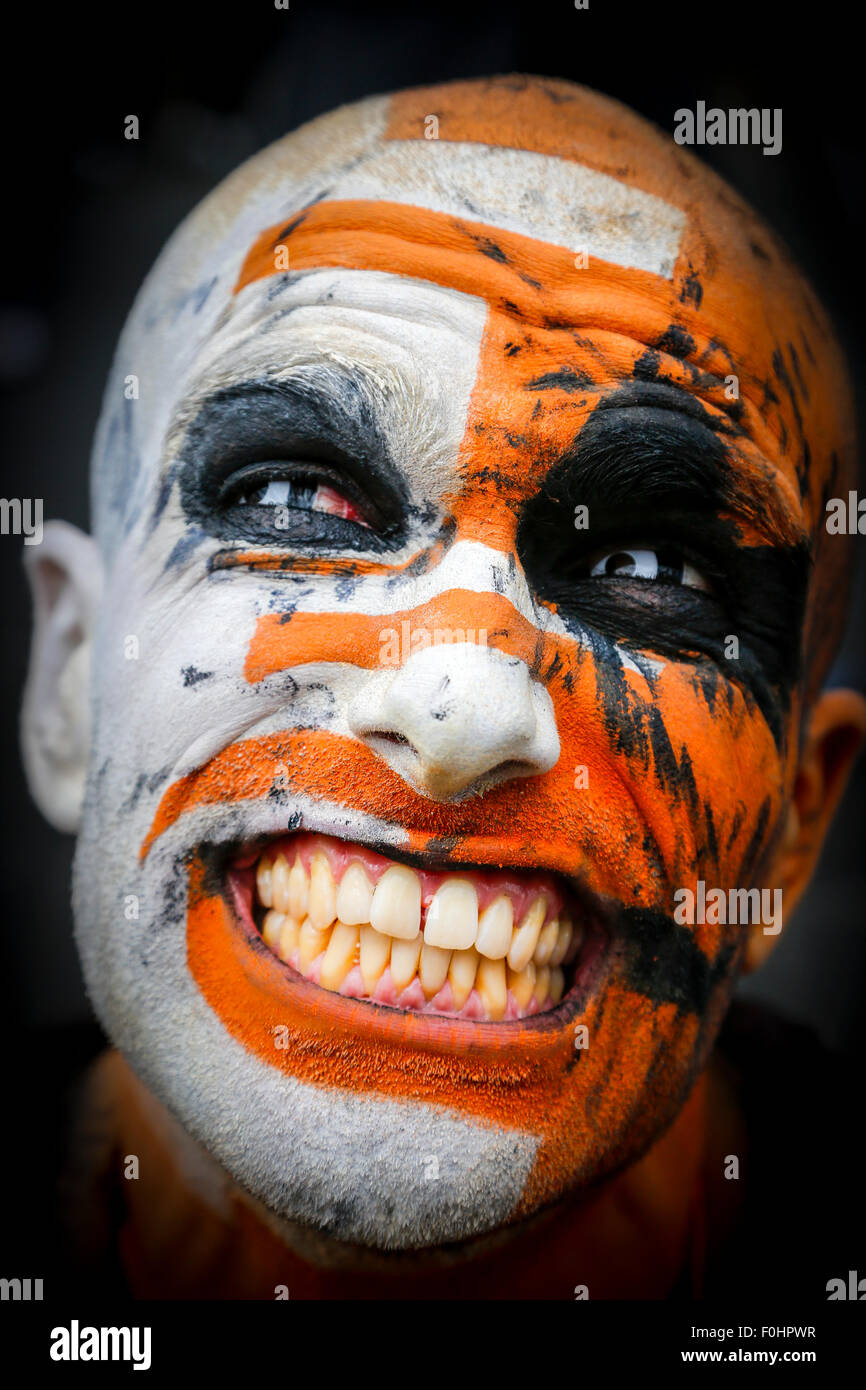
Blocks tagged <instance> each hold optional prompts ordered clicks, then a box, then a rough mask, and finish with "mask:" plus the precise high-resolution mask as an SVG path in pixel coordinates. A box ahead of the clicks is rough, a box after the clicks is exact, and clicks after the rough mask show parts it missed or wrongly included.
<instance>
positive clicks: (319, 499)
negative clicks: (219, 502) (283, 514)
mask: <svg viewBox="0 0 866 1390" xmlns="http://www.w3.org/2000/svg"><path fill="white" fill-rule="evenodd" d="M234 505H235V506H240V507H291V508H294V509H295V510H297V511H304V512H324V513H325V514H326V515H327V516H339V517H342V518H343V520H344V521H354V522H357V524H358V525H359V526H369V522H367V521H365V520H364V517H363V516H362V515H361V512H360V510H359V509H358V507H356V506H355V504H354V502H352V501H350V500H349V498H348V497H345V496H344V495H343V494H342V493H341V492H339V491H338V490H337V489H336V488H333V487H330V486H329V485H328V484H327V483H322V482H317V481H316V480H310V481H299V480H296V479H293V478H270V479H268V480H265V481H263V482H262V483H260V485H259V486H258V487H254V488H247V489H246V490H244V491H242V492H239V493H236V494H235V497H234Z"/></svg>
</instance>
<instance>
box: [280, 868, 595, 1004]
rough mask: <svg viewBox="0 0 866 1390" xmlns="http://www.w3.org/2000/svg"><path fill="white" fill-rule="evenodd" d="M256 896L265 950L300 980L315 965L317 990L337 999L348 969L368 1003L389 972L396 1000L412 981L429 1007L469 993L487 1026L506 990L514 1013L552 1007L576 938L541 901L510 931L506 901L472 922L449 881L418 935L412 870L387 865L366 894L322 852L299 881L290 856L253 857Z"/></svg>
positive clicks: (475, 914) (463, 886) (364, 885)
mask: <svg viewBox="0 0 866 1390" xmlns="http://www.w3.org/2000/svg"><path fill="white" fill-rule="evenodd" d="M256 890H257V893H258V898H259V901H260V902H261V903H262V905H263V906H264V907H265V908H269V909H271V910H270V911H269V912H268V913H267V915H266V917H265V919H264V924H263V926H262V935H263V936H264V939H265V941H266V942H267V943H268V945H269V946H270V947H271V949H272V950H274V951H275V952H276V954H277V955H279V956H280V957H281V958H282V959H283V960H291V962H292V964H293V965H295V967H296V968H297V969H299V970H300V971H301V973H303V974H310V973H311V972H312V973H315V972H314V971H313V965H314V963H315V962H318V961H319V960H320V959H321V964H320V965H319V966H318V982H319V984H321V985H322V986H323V987H324V988H325V989H331V990H339V989H340V987H341V985H342V984H343V982H344V981H345V980H346V978H347V976H348V975H349V974H350V973H351V971H352V970H353V968H354V967H355V966H356V965H358V966H359V967H360V977H361V981H362V983H363V989H364V990H365V991H366V993H367V994H372V993H373V992H374V990H375V989H376V987H377V985H378V984H379V982H380V981H381V979H382V976H383V974H384V973H385V971H386V969H388V967H389V966H390V972H391V980H392V983H393V986H394V988H395V989H396V990H397V991H398V992H401V991H404V990H406V989H407V988H409V986H410V985H412V988H413V989H416V988H417V985H415V984H414V983H413V982H414V981H415V980H416V978H417V980H418V982H419V983H420V986H421V989H422V990H423V995H424V997H426V999H427V1000H431V999H433V998H434V996H436V994H437V993H438V992H439V991H440V990H441V989H442V988H443V987H444V986H445V984H446V982H447V983H448V984H450V988H451V994H452V999H453V1007H454V1009H455V1010H456V1011H459V1010H460V1009H461V1008H463V1006H464V1005H465V1004H466V1001H467V999H468V997H469V995H470V994H471V993H472V990H473V988H475V989H476V990H477V991H478V994H479V996H480V998H481V1000H482V1002H483V1004H484V1006H485V1008H486V1010H487V1016H488V1017H489V1018H491V1019H495V1018H502V1017H503V1016H504V1013H505V1010H506V1003H507V997H508V993H509V991H510V992H511V994H512V995H513V997H514V999H515V1001H516V1003H517V1006H518V1008H519V1010H520V1011H521V1013H522V1012H523V1011H525V1010H527V1008H528V1007H529V1003H530V1000H531V999H532V998H533V997H534V998H535V1001H536V1005H537V1006H538V1007H540V1006H541V1004H542V1003H544V1002H545V1001H547V1000H548V999H549V1000H552V1002H553V1003H556V1002H558V1000H559V999H560V998H561V996H562V992H563V988H564V978H563V973H562V970H561V969H560V968H559V967H560V966H561V965H562V963H563V961H565V960H566V957H570V956H573V955H574V954H575V953H576V951H577V948H578V945H579V943H580V940H581V938H582V932H581V931H580V929H579V928H578V929H575V928H574V927H573V925H572V923H571V921H570V919H569V918H568V917H566V916H565V915H561V916H559V917H552V918H551V919H550V921H546V918H547V914H548V910H549V909H548V898H547V895H546V894H545V893H544V892H539V893H538V894H536V896H535V897H534V898H533V899H532V901H531V902H530V904H529V906H528V908H527V909H526V910H525V911H524V912H523V913H522V914H521V919H520V921H519V922H517V923H515V920H514V905H513V902H512V899H511V898H510V897H509V895H508V893H506V892H502V893H500V894H499V895H498V896H497V897H495V898H494V899H493V901H492V902H491V903H489V905H488V906H487V907H486V908H485V909H484V911H483V912H481V914H480V915H479V911H478V895H477V893H476V889H475V886H474V884H473V883H472V882H471V880H470V879H469V878H466V877H461V876H459V875H457V876H455V877H453V878H446V879H445V880H444V882H442V883H441V884H440V886H439V887H438V888H437V890H436V892H435V893H434V894H433V897H432V898H431V899H430V901H429V903H428V905H427V910H426V914H425V917H424V925H423V932H422V885H421V879H420V877H419V875H418V874H417V873H415V871H414V870H413V869H410V868H407V867H406V866H404V865H402V864H392V865H391V866H390V867H389V868H388V869H386V871H385V872H384V873H383V874H382V875H381V877H380V878H379V880H378V882H377V883H376V886H375V888H374V887H373V884H372V882H371V880H370V877H369V875H368V873H367V871H366V869H365V867H364V865H363V864H362V863H361V862H360V861H359V860H352V861H351V862H350V863H349V864H348V865H347V867H346V868H345V870H344V872H343V874H342V876H341V878H340V882H339V884H337V882H336V881H335V879H334V874H333V871H332V868H331V864H330V861H329V858H328V855H327V854H326V853H325V852H324V851H323V850H322V849H316V850H315V852H314V853H313V854H312V857H311V859H310V870H309V876H308V874H307V869H306V867H305V864H304V861H303V859H302V857H301V855H300V854H299V853H298V854H296V855H295V857H294V862H293V863H292V865H291V867H290V866H289V864H288V862H287V860H286V857H285V855H284V854H282V853H280V854H278V855H277V856H276V858H275V859H273V860H272V859H271V858H270V857H269V856H268V855H267V854H265V855H263V856H262V858H261V859H260V860H259V863H258V866H257V869H256ZM355 978H357V976H356V977H355ZM353 988H355V989H357V987H353ZM419 998H420V996H419ZM422 1003H423V1000H422ZM512 1016H513V1015H512Z"/></svg>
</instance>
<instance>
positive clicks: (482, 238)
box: [95, 79, 831, 496]
mask: <svg viewBox="0 0 866 1390" xmlns="http://www.w3.org/2000/svg"><path fill="white" fill-rule="evenodd" d="M432 118H435V124H432V125H431V119H432ZM428 133H430V134H434V135H435V137H436V138H426V137H427V135H428ZM488 142H489V143H488ZM683 160H684V156H683V155H682V152H681V151H679V150H677V149H676V147H675V146H673V143H672V141H667V142H664V141H663V140H662V139H661V137H660V136H659V135H658V134H657V133H656V132H654V131H652V129H651V128H650V127H648V126H646V125H645V123H643V122H642V121H640V120H639V119H638V118H636V117H634V116H632V115H631V114H630V113H628V112H626V111H625V110H624V109H623V108H621V107H619V106H617V105H616V104H615V103H611V102H608V101H606V99H604V98H600V97H596V96H595V95H594V94H592V93H586V92H583V91H581V90H580V89H574V88H570V87H568V86H567V85H566V84H547V85H544V84H538V83H534V84H531V83H530V84H523V85H521V80H520V79H517V80H511V79H509V80H507V81H500V82H498V83H497V82H495V81H494V82H492V83H489V84H482V83H478V84H458V85H457V87H455V88H453V89H450V88H434V89H429V90H428V91H424V90H423V89H422V90H418V91H414V92H408V93H402V94H398V95H397V96H394V97H390V98H377V99H374V100H372V101H368V102H365V103H361V104H359V105H358V106H356V107H351V108H346V109H345V110H344V111H341V112H336V113H334V114H333V115H332V116H330V117H327V118H324V119H323V120H321V121H317V122H315V123H313V125H312V126H310V127H307V128H305V129H303V130H302V131H300V132H298V133H296V134H295V135H294V136H292V137H289V138H288V139H287V140H285V141H283V142H280V144H279V145H278V146H276V147H274V148H273V149H272V150H270V151H265V152H264V153H263V154H262V155H261V156H259V157H258V158H257V159H256V160H253V161H251V162H250V164H249V165H247V166H244V168H243V169H241V170H240V171H238V173H237V174H236V175H235V176H233V178H231V179H230V180H228V181H227V183H226V184H225V185H223V186H222V187H221V188H220V189H219V190H217V192H216V193H215V194H214V195H212V197H211V199H209V200H207V202H206V203H205V204H204V205H203V206H202V208H201V209H200V210H199V211H198V212H197V213H196V214H194V216H193V218H192V219H191V220H190V222H189V223H188V224H187V225H186V226H185V227H184V228H183V229H181V232H180V233H179V234H178V235H177V237H176V238H175V239H174V242H173V243H172V244H170V246H169V248H168V249H167V252H166V253H164V256H163V258H162V260H161V262H160V263H158V265H157V267H156V269H155V272H154V274H153V275H152V277H151V280H150V282H149V283H148V285H147V286H146V287H145V290H144V292H143V294H142V296H141V299H140V302H139V304H138V305H137V306H136V311H135V313H134V315H133V317H132V319H131V321H130V325H129V328H128V330H127V332H126V333H125V335H124V340H123V342H122V344H121V351H120V353H119V357H118V363H119V368H118V369H119V370H121V371H122V370H123V369H124V359H125V358H126V359H127V360H128V359H129V358H130V356H131V355H132V354H131V353H130V348H131V347H132V346H133V345H134V349H135V351H134V356H135V359H136V362H137V363H138V364H140V365H142V366H143V368H144V371H145V373H146V374H147V377H148V380H149V382H150V384H151V385H152V386H154V387H156V389H155V390H154V389H152V390H151V391H150V392H149V403H148V404H147V405H146V407H145V408H143V409H140V408H138V403H136V407H135V408H134V409H133V408H130V407H129V406H118V405H117V404H116V400H115V404H114V407H113V409H109V410H107V411H106V415H105V416H104V418H103V421H102V425H101V429H100V434H99V436H98V438H97V450H96V455H95V461H96V463H97V466H98V464H99V460H100V457H105V456H106V455H107V454H109V453H111V454H112V456H113V457H115V458H116V457H117V454H118V452H121V453H125V454H126V455H127V456H129V455H133V456H134V458H135V460H136V462H134V463H133V464H132V465H131V466H130V473H131V474H135V471H136V468H137V467H138V465H140V464H141V462H142V461H145V462H146V463H147V464H149V465H150V468H145V469H143V470H141V471H143V472H145V473H147V472H150V473H151V478H152V471H153V469H152V465H153V463H154V462H155V460H156V459H157V458H158V457H159V456H160V454H161V453H162V449H163V445H164V443H165V439H166V436H167V433H168V431H169V427H170V424H171V422H172V418H173V415H174V414H175V412H176V407H177V403H178V401H179V400H184V399H186V400H187V401H188V402H191V401H193V400H195V399H196V398H200V396H201V395H202V393H203V392H204V391H206V389H207V388H208V386H209V385H211V384H213V383H214V382H217V383H218V382H220V381H225V380H226V379H235V380H236V379H238V377H239V376H242V375H243V374H244V373H245V372H256V371H259V372H260V371H261V370H262V369H264V370H265V371H267V372H269V373H273V372H275V371H276V372H279V371H281V370H289V369H290V364H291V363H294V364H295V365H298V364H299V363H300V362H301V360H302V359H303V357H304V354H305V353H307V354H308V356H309V358H310V360H313V359H315V357H316V354H317V353H318V354H319V356H320V357H321V356H328V354H330V360H331V361H332V362H337V364H338V365H339V363H340V361H342V362H343V363H350V362H352V361H356V362H360V363H361V364H364V363H365V362H366V363H367V364H368V367H367V369H368V371H369V372H370V373H371V374H372V375H374V376H375V373H376V369H377V366H378V368H379V369H380V373H381V372H384V375H385V378H386V388H387V379H388V377H389V371H388V370H387V368H389V369H390V380H391V382H392V385H393V384H394V383H395V382H398V381H400V380H402V382H403V385H404V388H405V387H406V384H407V383H409V384H411V383H412V380H413V377H414V384H415V385H416V386H417V394H419V395H421V396H424V397H426V398H427V408H428V412H429V413H432V414H437V413H438V415H439V416H440V417H441V424H442V429H443V431H444V436H445V438H446V439H447V440H450V441H451V442H452V443H453V441H454V439H455V438H456V433H457V431H458V429H459V420H460V418H461V416H463V417H464V418H465V414H466V412H465V410H464V397H466V395H467V393H468V391H469V389H470V388H471V387H473V386H474V390H475V394H476V398H477V401H478V403H479V404H480V403H483V397H484V390H485V387H484V382H485V378H489V382H490V385H489V386H488V387H487V388H486V389H487V393H488V396H489V405H490V407H491V409H492V408H493V407H495V405H496V402H497V400H501V399H504V398H505V397H508V398H509V399H510V404H511V406H518V407H519V409H518V415H520V414H521V413H523V412H522V407H523V406H524V405H527V406H529V407H530V410H529V412H528V415H527V423H528V419H529V416H531V410H532V409H535V400H533V401H530V400H529V396H530V395H531V394H532V392H533V391H534V392H535V395H536V399H537V397H538V395H539V393H540V392H541V391H544V392H546V393H547V395H546V396H545V405H547V402H548V401H549V400H550V399H551V393H553V405H554V407H555V408H556V410H558V411H560V412H563V411H564V412H571V413H573V412H574V410H575V407H576V406H577V402H576V400H575V399H574V397H575V392H576V391H577V390H583V391H586V390H590V391H591V390H593V389H595V390H598V389H603V388H604V386H605V385H606V384H608V383H610V382H615V381H618V380H621V379H623V378H627V377H637V378H643V379H650V380H658V381H661V382H664V383H667V384H670V385H673V386H676V387H677V388H679V389H681V390H683V391H686V392H689V393H690V394H692V395H697V396H700V397H701V398H702V399H703V400H704V401H705V402H709V404H710V405H711V407H712V408H714V409H717V410H719V411H721V412H726V413H727V414H728V415H729V416H731V417H736V419H737V421H738V427H739V429H740V430H741V431H742V432H743V433H744V435H745V436H746V437H747V438H748V439H749V440H751V441H752V442H753V443H754V444H755V446H756V447H757V448H759V449H760V450H761V451H762V453H763V455H764V456H765V457H769V458H771V459H773V460H774V461H778V463H779V465H780V466H781V467H783V468H784V467H785V466H786V464H787V466H788V469H789V472H790V477H791V481H792V484H793V485H795V486H796V488H797V489H798V490H799V492H800V494H801V496H802V495H803V494H804V493H805V492H806V490H807V468H806V458H807V453H808V449H807V446H806V439H805V435H806V420H805V417H806V416H807V415H808V414H809V413H811V414H812V415H813V416H814V414H815V411H816V406H815V402H814V400H813V401H812V403H811V405H808V404H807V400H808V392H809V382H808V380H807V378H808V377H809V376H810V374H811V375H812V376H815V375H816V374H817V371H818V366H817V364H818V361H819V357H820V352H821V348H822V345H823V332H824V330H823V325H822V324H821V322H820V319H819V317H817V316H816V313H815V311H814V310H813V309H812V306H811V305H810V304H806V303H805V302H804V300H803V298H802V295H799V294H795V293H794V292H793V288H792V287H793V285H794V283H795V282H794V280H793V279H792V277H791V276H790V275H789V274H788V272H787V270H786V269H785V267H784V265H783V263H782V261H781V260H780V259H779V252H778V251H777V249H776V247H775V246H774V244H773V243H772V241H771V239H770V238H769V237H768V236H767V234H766V233H765V232H764V231H763V229H761V228H759V227H758V225H757V223H756V222H755V220H754V219H753V218H752V217H751V215H750V214H749V213H748V212H747V210H745V209H744V208H743V207H742V205H740V204H738V203H737V201H736V200H735V199H734V198H733V196H732V195H729V194H727V193H725V195H724V196H721V194H720V193H719V189H718V187H717V186H716V181H714V180H713V179H712V177H711V176H709V175H708V174H706V172H705V171H701V172H700V174H699V175H696V173H695V171H696V170H699V167H700V166H697V165H693V167H692V169H690V170H688V177H686V176H685V175H684V174H683V172H682V168H681V166H682V164H683ZM280 252H281V254H282V256H283V257H284V258H286V257H287V260H288V267H289V269H288V273H287V274H286V272H285V270H284V267H285V263H286V261H285V259H283V260H282V261H280V260H278V259H277V256H278V253H280ZM756 267H757V269H758V271H760V274H759V275H758V276H757V278H756V274H755V271H756ZM327 272H331V274H330V279H328V275H327ZM783 291H784V292H783ZM780 306H781V307H780ZM377 316H378V317H377ZM449 354H453V355H454V360H453V371H451V372H450V379H451V380H452V381H453V383H454V388H453V391H451V392H449V390H448V389H447V383H448V380H449V372H448V371H446V365H447V366H448V367H451V366H452V363H451V362H450V361H449ZM473 357H474V362H473ZM732 375H733V376H735V377H736V378H737V401H736V405H735V408H732V406H731V401H730V391H729V388H728V390H726V386H727V385H728V383H729V379H730V377H731V376H732ZM539 383H540V385H539ZM118 385H119V383H118ZM121 394H122V393H121V392H118V395H121ZM409 394H410V395H411V394H412V392H411V390H410V391H409ZM815 394H816V395H818V396H820V393H815ZM403 395H404V398H405V395H406V390H405V389H404V392H403ZM386 396H387V389H386ZM825 396H826V393H825ZM391 399H392V401H393V400H396V393H395V391H392V393H391ZM817 409H818V411H820V409H821V407H820V404H819V405H818V406H817ZM827 410H828V411H831V407H829V406H828V407H827ZM545 414H546V415H548V417H550V416H551V414H552V412H551V411H549V410H545ZM809 423H812V422H811V421H810V422H809ZM824 423H825V424H826V420H825V422H824ZM514 424H515V422H514V421H512V427H513V426H514ZM792 440H793V441H794V447H790V446H791V441H792ZM112 445H113V446H114V447H113V448H112V447H111V446H112ZM118 445H120V446H121V447H120V449H118V447H117V446H118ZM788 461H789V463H788ZM131 480H132V479H131V478H130V479H128V481H131ZM139 483H140V486H141V483H142V480H140V479H139ZM139 490H140V487H139Z"/></svg>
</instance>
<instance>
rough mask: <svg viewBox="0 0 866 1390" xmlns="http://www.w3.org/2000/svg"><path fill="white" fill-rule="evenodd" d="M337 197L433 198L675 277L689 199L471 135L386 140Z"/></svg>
mask: <svg viewBox="0 0 866 1390" xmlns="http://www.w3.org/2000/svg"><path fill="white" fill-rule="evenodd" d="M329 198H330V199H335V200H336V199H349V198H374V199H383V200H387V201H388V202H392V203H405V204H409V205H411V206H415V207H424V208H429V209H430V211H431V212H443V213H448V214H449V215H451V216H452V217H462V218H466V219H468V220H470V221H473V222H483V223H484V224H485V225H487V226H491V227H504V228H505V229H506V230H508V231H511V232H520V233H522V234H523V235H524V236H531V237H535V238H537V239H539V240H541V241H547V242H552V243H553V244H554V245H555V246H564V247H567V248H568V249H569V250H570V251H574V252H578V251H586V252H587V253H588V254H589V255H590V256H597V257H599V259H601V260H603V261H609V262H611V263H612V264H613V265H621V266H629V267H632V268H634V269H636V270H648V271H650V272H652V274H654V275H660V276H663V277H664V278H665V279H666V280H670V279H671V277H672V275H673V270H674V265H675V264H676V259H677V255H678V252H679V246H680V240H681V238H682V233H683V228H684V227H685V224H686V215H685V213H684V212H683V211H682V210H681V209H680V208H677V207H673V206H672V205H671V204H670V203H666V202H665V201H664V200H663V199H662V198H657V197H656V196H655V194H652V193H645V192H643V190H642V189H639V188H630V187H629V185H628V184H625V183H622V182H621V181H620V180H619V179H615V178H612V177H611V176H610V175H609V174H602V173H599V172H598V171H597V170H595V169H587V168H586V167H585V166H584V165H582V164H576V163H574V162H573V161H572V160H567V159H559V158H557V157H556V156H554V155H547V154H536V153H534V152H533V151H531V150H512V149H502V148H500V147H498V146H494V145H481V144H476V143H475V142H472V141H465V142H464V141H451V140H391V141H386V142H384V143H383V144H382V146H381V147H380V149H379V150H376V151H375V152H373V153H372V154H370V155H369V156H367V157H366V158H365V159H363V160H361V161H360V162H359V163H358V164H357V165H356V166H355V167H354V168H352V169H351V170H349V171H348V172H347V173H345V174H343V175H342V176H341V177H340V178H338V179H337V180H336V182H335V183H334V185H333V187H332V189H331V191H330V193H329Z"/></svg>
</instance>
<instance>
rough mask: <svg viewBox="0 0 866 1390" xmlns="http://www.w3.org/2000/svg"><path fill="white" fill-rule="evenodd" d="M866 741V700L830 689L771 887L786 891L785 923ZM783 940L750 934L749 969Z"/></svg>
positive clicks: (817, 708) (812, 726)
mask: <svg viewBox="0 0 866 1390" xmlns="http://www.w3.org/2000/svg"><path fill="white" fill-rule="evenodd" d="M864 737H866V700H864V698H863V696H862V695H860V694H858V693H857V692H856V691H854V690H826V691H824V693H823V695H821V696H820V697H819V698H818V700H817V701H816V702H815V705H814V708H813V710H812V713H811V716H810V719H809V725H808V730H807V734H806V739H805V742H804V744H803V751H802V754H801V757H800V765H799V767H798V769H797V776H796V780H795V782H794V790H793V793H792V796H791V802H790V804H789V806H788V816H787V822H786V825H785V829H784V832H783V835H782V837H781V841H780V844H779V848H778V850H777V853H776V859H775V863H774V866H773V868H772V869H771V871H770V874H769V880H770V881H769V886H770V887H773V888H781V889H782V908H783V912H784V915H785V918H788V917H789V916H790V914H791V913H792V912H793V910H794V908H795V907H796V905H797V903H798V902H799V900H800V897H801V895H802V893H803V891H804V889H805V888H806V885H807V884H808V882H809V880H810V878H811V877H812V874H813V872H814V869H815V865H816V864H817V862H818V856H819V855H820V853H821V847H822V845H823V844H824V840H825V838H826V835H827V831H828V830H829V828H830V822H831V821H832V819H833V816H834V814H835V811H836V807H837V806H838V804H839V800H840V798H841V796H842V793H843V791H844V790H845V785H846V783H847V781H848V777H849V774H850V772H851V769H852V767H853V766H854V761H855V759H856V757H857V754H858V752H859V751H860V747H861V745H862V743H863V739H864ZM777 940H778V937H777V936H770V935H766V934H765V933H764V931H763V928H762V926H761V925H760V924H757V925H755V926H753V927H752V928H751V929H750V932H749V937H748V940H747V942H746V951H745V955H744V961H743V964H744V969H745V970H747V971H749V970H754V969H756V968H757V967H758V966H759V965H760V964H762V962H763V961H764V960H765V959H766V957H767V956H768V955H769V954H770V951H771V950H772V948H773V946H774V945H775V943H776V941H777Z"/></svg>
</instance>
